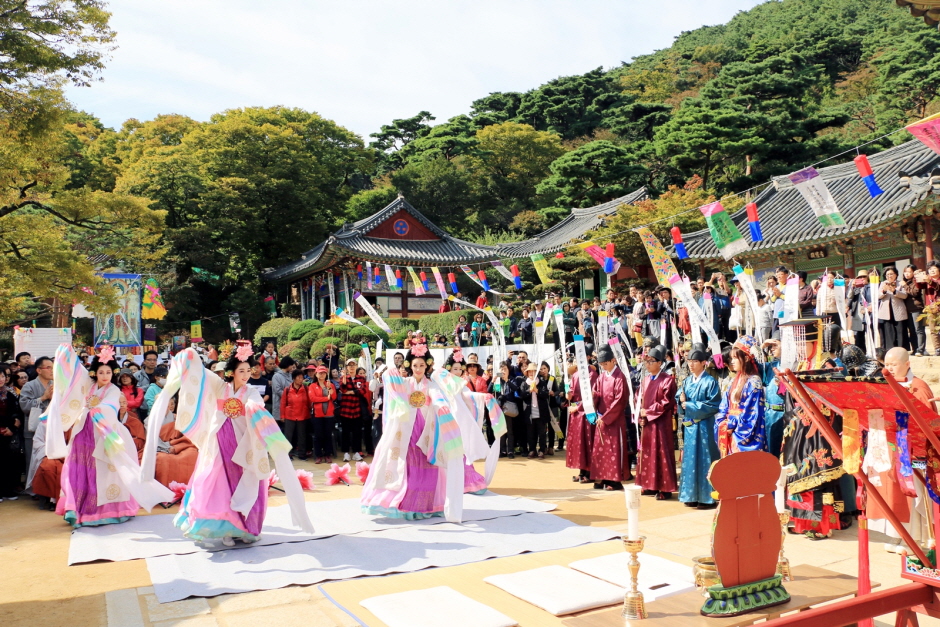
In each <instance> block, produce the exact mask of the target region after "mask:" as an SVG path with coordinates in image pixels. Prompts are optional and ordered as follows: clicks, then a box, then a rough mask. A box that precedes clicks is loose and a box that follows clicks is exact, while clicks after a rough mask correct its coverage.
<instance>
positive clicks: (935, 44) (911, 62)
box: [872, 28, 940, 127]
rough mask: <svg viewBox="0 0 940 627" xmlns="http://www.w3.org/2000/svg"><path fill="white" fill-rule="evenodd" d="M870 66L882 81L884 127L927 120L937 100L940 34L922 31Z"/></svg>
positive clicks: (887, 52)
mask: <svg viewBox="0 0 940 627" xmlns="http://www.w3.org/2000/svg"><path fill="white" fill-rule="evenodd" d="M872 62H873V64H874V66H875V68H876V69H877V70H878V73H879V75H880V77H881V98H880V100H881V104H882V107H883V110H884V114H883V124H885V125H886V126H889V127H890V126H898V125H903V124H907V123H910V122H912V121H914V120H919V119H921V118H924V117H927V115H928V111H929V110H930V107H931V105H933V104H934V103H935V102H936V101H937V97H938V96H940V34H938V33H937V31H936V29H926V28H924V29H922V30H921V31H919V32H917V33H916V34H914V35H913V36H910V37H906V38H904V39H902V40H901V41H900V42H899V43H898V45H896V46H893V47H891V48H890V49H889V50H887V51H886V52H885V53H884V54H883V55H879V56H876V57H875V58H874V59H873V61H872Z"/></svg>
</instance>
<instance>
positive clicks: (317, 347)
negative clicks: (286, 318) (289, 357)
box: [308, 337, 340, 359]
mask: <svg viewBox="0 0 940 627" xmlns="http://www.w3.org/2000/svg"><path fill="white" fill-rule="evenodd" d="M329 344H333V345H334V346H336V345H338V344H340V342H338V341H337V339H336V338H335V337H321V338H320V339H319V340H317V341H316V342H314V343H313V346H311V347H310V352H309V353H308V354H309V355H310V357H312V358H314V359H318V358H320V357H322V356H323V353H325V352H326V347H327V346H328V345H329Z"/></svg>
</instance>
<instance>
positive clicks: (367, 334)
mask: <svg viewBox="0 0 940 627" xmlns="http://www.w3.org/2000/svg"><path fill="white" fill-rule="evenodd" d="M386 337H387V336H386ZM349 339H350V341H354V342H359V343H362V342H375V339H376V338H375V332H374V330H373V329H371V328H368V327H355V328H353V329H351V330H350V331H349Z"/></svg>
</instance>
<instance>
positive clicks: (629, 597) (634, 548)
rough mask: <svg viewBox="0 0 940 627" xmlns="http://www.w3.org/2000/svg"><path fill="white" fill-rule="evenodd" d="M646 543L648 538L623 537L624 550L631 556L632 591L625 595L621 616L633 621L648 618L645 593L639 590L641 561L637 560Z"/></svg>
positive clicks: (629, 565)
mask: <svg viewBox="0 0 940 627" xmlns="http://www.w3.org/2000/svg"><path fill="white" fill-rule="evenodd" d="M645 542H646V536H640V537H639V539H637V540H628V539H627V537H626V536H624V537H623V548H624V549H625V550H626V551H627V553H629V554H630V563H629V564H628V567H629V568H630V590H629V591H628V592H627V593H626V594H624V595H623V611H622V612H620V616H622V617H623V618H628V619H631V620H637V619H640V618H646V616H647V614H646V605H645V604H644V602H643V593H642V592H640V591H639V590H638V589H637V573H639V572H640V561H639V560H638V559H637V557H636V556H637V553H639V552H640V551H642V550H643V544H644V543H645Z"/></svg>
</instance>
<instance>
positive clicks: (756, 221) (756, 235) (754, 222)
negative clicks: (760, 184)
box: [746, 202, 764, 242]
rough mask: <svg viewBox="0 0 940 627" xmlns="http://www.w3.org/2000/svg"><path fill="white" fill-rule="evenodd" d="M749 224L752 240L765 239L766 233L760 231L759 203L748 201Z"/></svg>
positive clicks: (759, 240) (760, 240)
mask: <svg viewBox="0 0 940 627" xmlns="http://www.w3.org/2000/svg"><path fill="white" fill-rule="evenodd" d="M746 209H747V226H748V228H750V229H751V241H752V242H762V241H764V234H763V233H761V231H760V218H759V217H758V215H757V203H755V202H749V203H747V207H746Z"/></svg>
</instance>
